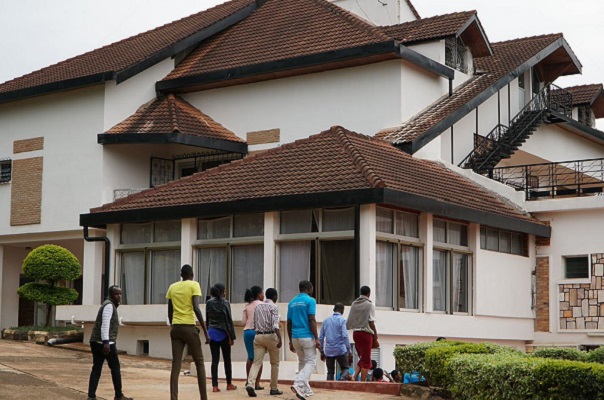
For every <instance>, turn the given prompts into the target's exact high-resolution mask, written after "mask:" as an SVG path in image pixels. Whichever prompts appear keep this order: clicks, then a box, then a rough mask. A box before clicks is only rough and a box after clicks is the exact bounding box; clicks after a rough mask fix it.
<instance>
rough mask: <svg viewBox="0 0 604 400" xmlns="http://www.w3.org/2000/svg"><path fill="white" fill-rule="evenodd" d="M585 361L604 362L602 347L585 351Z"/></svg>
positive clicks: (603, 349) (603, 348)
mask: <svg viewBox="0 0 604 400" xmlns="http://www.w3.org/2000/svg"><path fill="white" fill-rule="evenodd" d="M587 361H589V362H595V363H600V364H604V347H598V348H597V349H595V350H592V351H590V352H589V353H587Z"/></svg>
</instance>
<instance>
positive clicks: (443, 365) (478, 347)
mask: <svg viewBox="0 0 604 400" xmlns="http://www.w3.org/2000/svg"><path fill="white" fill-rule="evenodd" d="M493 352H494V349H490V348H489V347H487V346H485V345H484V344H474V343H460V344H457V345H451V346H439V347H432V348H429V349H427V350H426V361H425V366H426V375H425V378H426V380H427V381H428V383H429V384H430V385H433V386H438V387H443V388H446V387H448V386H449V385H450V384H451V383H452V382H453V380H452V379H453V376H452V371H451V369H450V368H449V365H448V362H449V360H450V359H451V358H452V357H455V356H457V355H459V354H491V353H493Z"/></svg>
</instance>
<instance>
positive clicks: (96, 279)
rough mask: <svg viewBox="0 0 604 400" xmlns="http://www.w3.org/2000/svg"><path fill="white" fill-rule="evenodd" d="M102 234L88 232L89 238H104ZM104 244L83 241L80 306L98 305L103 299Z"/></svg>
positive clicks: (92, 231)
mask: <svg viewBox="0 0 604 400" xmlns="http://www.w3.org/2000/svg"><path fill="white" fill-rule="evenodd" d="M104 235H105V233H104V232H95V231H94V230H91V231H90V236H104ZM104 254H105V242H87V241H84V257H83V260H82V305H92V304H100V303H101V302H102V301H103V299H102V296H103V285H102V284H101V282H103V267H104V263H103V261H104V260H103V255H104Z"/></svg>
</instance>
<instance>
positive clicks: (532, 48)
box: [376, 34, 562, 144]
mask: <svg viewBox="0 0 604 400" xmlns="http://www.w3.org/2000/svg"><path fill="white" fill-rule="evenodd" d="M561 38H562V34H551V35H543V36H534V37H528V38H523V39H515V40H509V41H505V42H499V43H493V45H492V47H493V55H492V56H490V57H480V58H476V59H474V67H475V69H476V70H477V71H485V72H484V73H482V74H481V75H476V76H474V77H472V78H470V79H469V80H468V81H467V82H466V83H464V84H463V85H461V86H460V87H459V88H457V89H456V90H455V91H454V92H453V95H452V96H451V97H448V96H446V97H442V98H441V99H440V100H438V101H437V102H436V103H434V104H432V105H430V106H429V107H428V108H427V109H426V110H425V111H424V112H422V113H420V114H419V115H417V116H416V117H414V118H412V119H411V120H409V121H408V122H406V123H405V124H403V125H402V126H399V127H395V128H390V129H385V130H383V131H381V132H379V133H378V134H377V135H376V137H379V138H382V139H385V140H388V141H389V142H391V143H395V144H402V143H407V142H412V141H413V140H415V139H418V138H420V137H421V136H422V135H424V134H425V133H426V132H427V131H428V130H430V129H431V128H434V127H435V126H437V124H439V123H440V122H442V121H443V120H445V118H447V117H448V116H450V115H451V114H452V113H454V112H456V111H458V110H461V109H463V108H464V107H466V108H467V104H468V102H469V101H470V100H472V99H474V98H475V97H477V96H478V95H480V94H481V93H483V92H485V91H486V90H489V88H491V86H493V85H494V84H495V83H496V82H497V81H499V80H500V79H502V78H503V77H505V76H506V75H508V74H509V73H511V72H512V71H514V70H515V69H517V68H519V67H520V66H521V65H522V64H523V63H525V62H526V61H528V60H529V59H531V58H532V57H533V56H535V55H536V54H538V53H539V52H540V51H542V50H544V49H545V48H546V47H547V46H549V45H551V44H553V43H554V42H555V41H557V40H559V39H561ZM469 111H470V110H469V109H468V110H467V112H469ZM449 126H450V125H449ZM439 128H440V127H439ZM447 128H448V126H445V127H443V129H442V130H445V129H447ZM441 132H442V131H441ZM439 133H440V132H439Z"/></svg>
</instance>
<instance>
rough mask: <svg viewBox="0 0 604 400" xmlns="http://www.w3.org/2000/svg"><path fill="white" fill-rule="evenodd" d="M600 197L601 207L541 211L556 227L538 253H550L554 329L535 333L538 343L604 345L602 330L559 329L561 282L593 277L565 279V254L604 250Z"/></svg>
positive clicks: (552, 323) (545, 218)
mask: <svg viewBox="0 0 604 400" xmlns="http://www.w3.org/2000/svg"><path fill="white" fill-rule="evenodd" d="M597 200H599V202H600V207H599V208H594V209H586V210H580V209H579V210H573V211H560V212H545V213H539V214H538V217H539V219H541V220H544V221H549V222H550V224H551V227H552V237H551V240H550V245H549V246H541V247H539V248H538V254H537V255H538V256H548V257H549V275H550V287H549V293H550V302H549V304H550V333H542V332H537V333H535V344H542V345H545V344H556V345H578V344H598V345H604V332H603V331H602V330H592V331H590V330H585V329H583V330H581V329H577V330H565V331H560V329H559V326H560V322H559V321H560V319H559V312H560V311H559V299H558V292H559V286H558V285H559V284H562V283H571V282H572V283H588V282H589V281H590V280H589V279H587V280H584V279H574V280H565V279H564V262H563V257H564V256H571V255H589V254H594V253H603V252H604V242H602V234H601V233H602V216H603V215H604V213H603V210H604V199H603V198H597ZM590 263H591V260H590ZM590 274H591V272H590ZM599 300H600V299H599Z"/></svg>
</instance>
